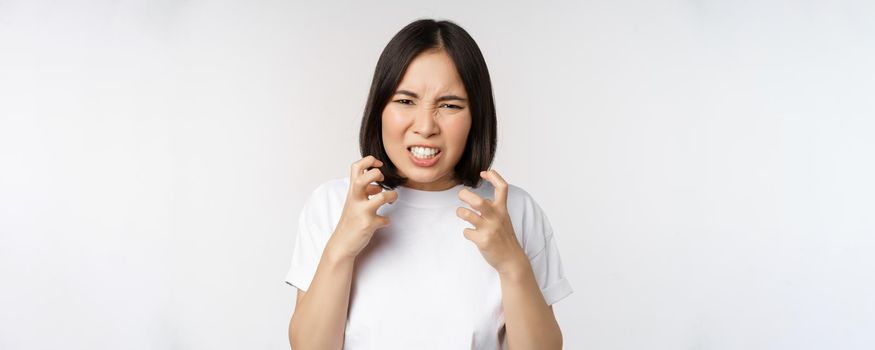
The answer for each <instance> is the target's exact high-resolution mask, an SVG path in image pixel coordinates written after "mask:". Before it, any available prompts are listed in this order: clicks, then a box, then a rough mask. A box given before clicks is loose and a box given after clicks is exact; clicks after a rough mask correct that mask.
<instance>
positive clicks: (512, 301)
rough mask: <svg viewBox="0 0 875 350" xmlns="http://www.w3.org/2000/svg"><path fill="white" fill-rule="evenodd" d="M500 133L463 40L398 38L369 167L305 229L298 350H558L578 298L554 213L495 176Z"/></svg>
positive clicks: (427, 29) (378, 80)
mask: <svg viewBox="0 0 875 350" xmlns="http://www.w3.org/2000/svg"><path fill="white" fill-rule="evenodd" d="M496 130H497V128H496V118H495V107H494V103H493V100H492V85H491V82H490V79H489V73H488V71H487V68H486V63H485V60H484V59H483V56H482V54H481V53H480V49H479V48H478V46H477V44H476V43H475V42H474V40H473V39H472V38H471V37H470V36H469V35H468V33H467V32H466V31H465V30H464V29H462V28H461V27H459V26H458V25H456V24H454V23H452V22H449V21H440V22H436V21H433V20H418V21H415V22H413V23H411V24H409V25H407V26H406V27H404V28H403V29H402V30H401V31H400V32H398V34H396V35H395V36H394V37H393V38H392V40H391V41H390V42H389V43H388V44H387V46H386V48H385V49H384V50H383V53H382V54H381V56H380V59H379V61H378V63H377V67H376V71H375V74H374V79H373V82H372V84H371V90H370V94H369V97H368V102H367V106H366V109H365V113H364V117H363V119H362V125H361V133H360V135H359V137H360V140H359V141H360V146H361V152H362V156H363V158H362V159H360V160H358V161H356V162H355V163H353V164H352V169H351V172H350V175H349V176H348V177H344V178H339V179H334V180H331V181H328V182H325V183H323V184H322V185H320V186H318V187H317V188H316V189H315V191H313V193H312V194H311V195H310V197H309V198H308V199H307V202H306V204H305V206H304V209H303V210H302V212H301V215H300V217H299V229H298V236H297V238H296V245H295V248H294V252H293V258H292V264H291V268H290V269H289V272H288V274H287V276H286V282H287V283H288V284H290V285H292V286H295V287H296V288H297V289H298V296H297V305H296V308H295V312H294V314H293V315H292V319H291V321H290V323H289V340H290V342H291V344H292V347H293V348H294V349H295V350H306V349H347V350H360V349H379V350H387V349H390V350H391V349H490V350H494V349H499V348H501V347H508V346H509V348H510V349H513V350H521V349H560V348H561V347H562V334H561V331H560V329H559V325H558V324H557V322H556V318H555V316H554V315H553V309H552V304H553V303H555V302H557V301H559V300H560V299H562V298H564V297H566V296H567V295H568V294H571V293H572V289H571V286H570V285H569V283H568V280H567V279H566V278H565V276H564V273H563V269H562V263H561V261H560V259H559V251H558V249H557V246H556V240H555V239H553V232H552V228H551V227H550V223H549V221H548V220H547V217H546V215H545V214H544V212H543V211H542V210H541V208H540V207H539V206H538V204H537V203H536V202H535V201H534V200H533V199H532V197H531V196H530V195H529V194H528V193H527V192H525V191H524V190H523V189H521V188H520V187H517V186H514V185H509V184H508V183H507V182H506V181H505V180H504V179H502V177H501V176H500V175H499V174H498V173H497V172H496V171H495V170H487V169H489V166H490V164H491V163H492V160H493V157H494V154H495V148H496V139H497V137H496ZM482 180H486V181H482ZM374 183H376V184H374Z"/></svg>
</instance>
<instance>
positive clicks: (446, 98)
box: [395, 90, 468, 102]
mask: <svg viewBox="0 0 875 350" xmlns="http://www.w3.org/2000/svg"><path fill="white" fill-rule="evenodd" d="M395 94H396V95H397V94H401V95H407V96H410V97H413V98H419V95H417V94H416V93H415V92H412V91H407V90H398V91H395ZM453 100H456V101H462V102H466V101H468V100H466V99H464V98H462V97H459V96H456V95H446V96H441V97H438V98H437V99H436V100H435V102H441V101H453Z"/></svg>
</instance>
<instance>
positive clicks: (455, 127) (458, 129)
mask: <svg viewBox="0 0 875 350" xmlns="http://www.w3.org/2000/svg"><path fill="white" fill-rule="evenodd" d="M442 130H443V131H444V133H445V135H446V137H447V141H448V142H449V143H450V144H452V145H453V146H454V147H455V148H456V151H457V152H459V153H462V150H464V149H465V141H466V140H467V139H468V132H469V131H470V130H471V117H470V116H466V117H463V118H453V119H451V120H449V121H448V122H447V124H445V125H444V127H443V128H442Z"/></svg>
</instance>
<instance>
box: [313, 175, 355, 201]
mask: <svg viewBox="0 0 875 350" xmlns="http://www.w3.org/2000/svg"><path fill="white" fill-rule="evenodd" d="M348 188H349V177H348V176H347V177H339V178H334V179H329V180H326V181H323V182H322V183H320V184H319V185H317V186H316V187H315V188H314V189H313V190H312V192H311V193H310V197H309V198H308V202H310V201H314V200H316V201H318V200H326V199H330V198H336V197H341V198H343V197H345V196H346V192H347V189H348Z"/></svg>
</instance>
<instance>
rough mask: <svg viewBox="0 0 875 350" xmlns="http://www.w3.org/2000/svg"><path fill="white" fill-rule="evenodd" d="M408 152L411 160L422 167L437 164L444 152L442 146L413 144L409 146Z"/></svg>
mask: <svg viewBox="0 0 875 350" xmlns="http://www.w3.org/2000/svg"><path fill="white" fill-rule="evenodd" d="M407 153H408V154H410V160H411V161H412V162H413V164H415V165H417V166H421V167H430V166H432V165H435V164H436V163H437V161H438V159H439V158H440V157H441V155H442V154H443V153H442V152H441V150H440V148H430V147H420V146H411V147H407Z"/></svg>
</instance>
